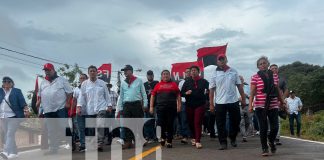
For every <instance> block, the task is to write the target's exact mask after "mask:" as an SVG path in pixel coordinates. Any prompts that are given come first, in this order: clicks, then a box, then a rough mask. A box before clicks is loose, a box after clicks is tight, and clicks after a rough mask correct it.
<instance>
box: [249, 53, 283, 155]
mask: <svg viewBox="0 0 324 160" xmlns="http://www.w3.org/2000/svg"><path fill="white" fill-rule="evenodd" d="M269 65H270V62H269V60H268V58H267V57H264V56H263V57H261V58H259V59H258V60H257V67H258V69H259V71H258V73H257V74H255V75H253V76H252V78H251V92H250V99H249V100H250V103H249V110H250V112H253V107H252V106H254V108H255V114H256V116H257V119H258V122H259V126H260V139H261V144H262V156H268V155H269V149H268V144H269V146H270V148H271V153H273V154H274V153H275V152H276V150H277V149H276V146H275V144H274V141H275V139H276V136H277V133H278V128H279V122H278V108H279V102H278V99H279V100H280V102H281V104H284V101H283V99H282V95H281V92H279V87H278V81H279V79H278V75H277V74H275V73H273V72H272V71H271V70H269V69H268V68H269ZM254 99H255V100H254ZM253 101H254V103H253ZM268 120H269V123H270V134H269V136H268V135H267V134H268ZM267 138H268V139H269V143H267V141H268V140H267Z"/></svg>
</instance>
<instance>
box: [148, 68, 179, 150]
mask: <svg viewBox="0 0 324 160" xmlns="http://www.w3.org/2000/svg"><path fill="white" fill-rule="evenodd" d="M161 77H162V80H161V82H159V83H158V84H157V85H156V86H155V87H154V89H153V91H152V94H151V101H150V113H151V114H153V107H154V106H155V107H156V114H157V125H158V126H160V127H161V145H162V146H164V145H165V139H166V140H167V142H166V146H167V148H172V139H173V123H174V120H175V117H176V115H177V112H180V110H181V97H180V90H179V88H178V85H177V84H176V83H175V82H172V81H171V78H170V71H168V70H164V71H162V73H161ZM165 132H167V135H166V134H165Z"/></svg>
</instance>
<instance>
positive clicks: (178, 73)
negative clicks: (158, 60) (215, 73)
mask: <svg viewBox="0 0 324 160" xmlns="http://www.w3.org/2000/svg"><path fill="white" fill-rule="evenodd" d="M194 65H195V66H198V67H199V68H200V73H201V75H203V71H204V66H203V63H202V61H195V62H181V63H174V64H172V68H171V79H172V80H174V81H180V80H181V79H184V78H185V72H186V69H187V68H190V67H191V66H194Z"/></svg>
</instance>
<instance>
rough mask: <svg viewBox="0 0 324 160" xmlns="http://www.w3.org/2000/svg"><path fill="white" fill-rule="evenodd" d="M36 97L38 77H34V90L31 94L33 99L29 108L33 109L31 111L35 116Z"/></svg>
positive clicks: (36, 110) (36, 111)
mask: <svg viewBox="0 0 324 160" xmlns="http://www.w3.org/2000/svg"><path fill="white" fill-rule="evenodd" d="M37 95H38V76H37V77H36V83H35V90H34V92H33V97H32V102H31V108H32V109H33V111H34V113H35V114H36V115H37V114H38V108H37V106H36V103H37Z"/></svg>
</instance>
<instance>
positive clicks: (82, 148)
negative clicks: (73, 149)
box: [78, 146, 87, 153]
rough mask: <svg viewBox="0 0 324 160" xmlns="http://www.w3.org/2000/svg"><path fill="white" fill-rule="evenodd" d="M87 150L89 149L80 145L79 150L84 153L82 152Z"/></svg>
mask: <svg viewBox="0 0 324 160" xmlns="http://www.w3.org/2000/svg"><path fill="white" fill-rule="evenodd" d="M85 151H87V149H86V148H85V147H82V146H80V147H79V150H78V152H80V153H82V152H85Z"/></svg>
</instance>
